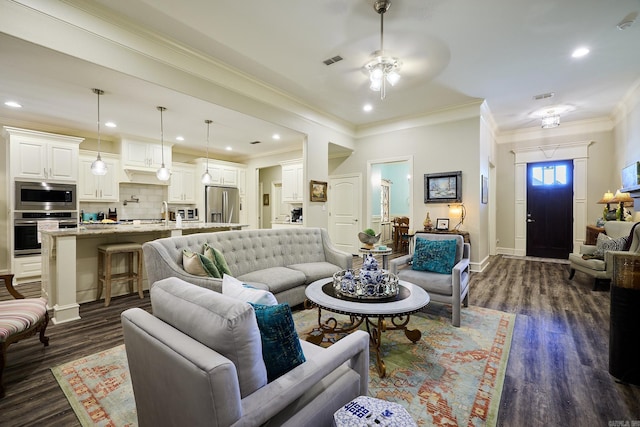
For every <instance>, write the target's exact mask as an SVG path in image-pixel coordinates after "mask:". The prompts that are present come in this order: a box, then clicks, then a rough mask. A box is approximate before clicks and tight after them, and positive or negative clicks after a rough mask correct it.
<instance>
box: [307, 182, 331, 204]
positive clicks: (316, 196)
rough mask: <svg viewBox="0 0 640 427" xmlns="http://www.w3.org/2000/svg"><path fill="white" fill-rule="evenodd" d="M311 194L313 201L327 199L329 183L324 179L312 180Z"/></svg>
mask: <svg viewBox="0 0 640 427" xmlns="http://www.w3.org/2000/svg"><path fill="white" fill-rule="evenodd" d="M309 194H311V201H312V202H326V201H327V183H326V182H324V181H313V180H312V181H311V184H310V188H309Z"/></svg>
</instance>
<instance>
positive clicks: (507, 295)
mask: <svg viewBox="0 0 640 427" xmlns="http://www.w3.org/2000/svg"><path fill="white" fill-rule="evenodd" d="M567 276H568V267H567V265H563V264H554V263H541V262H533V261H524V260H521V259H507V258H503V257H500V256H498V257H493V258H492V259H491V263H490V265H489V267H488V268H487V269H486V270H485V272H483V273H474V274H472V279H471V280H472V284H471V286H472V289H471V293H470V303H471V304H472V305H478V306H483V307H488V308H492V309H496V310H502V311H507V312H511V313H516V314H517V315H518V316H517V320H516V324H515V330H514V336H513V343H512V347H511V354H510V357H509V364H508V368H507V376H506V380H505V384H504V390H503V393H502V402H501V407H500V414H499V419H498V424H499V425H501V426H610V425H613V424H612V422H615V421H621V422H628V424H626V425H629V426H631V425H640V387H638V386H630V385H624V384H619V383H617V382H616V380H615V378H613V377H611V376H610V375H609V373H608V357H609V355H608V339H609V293H608V292H606V291H601V292H593V291H591V288H592V282H591V280H590V279H589V278H587V277H585V276H584V275H581V274H580V273H576V277H575V278H574V279H573V280H572V281H569V280H567ZM20 289H21V291H23V292H26V293H28V294H31V295H35V294H37V292H38V289H39V286H38V285H37V284H34V285H23V286H21V287H20ZM7 298H8V296H7V294H6V291H4V289H3V290H0V300H2V299H7ZM134 306H138V307H142V308H144V309H147V310H150V306H149V298H148V296H147V297H146V298H145V299H143V300H140V299H139V298H138V297H137V296H129V297H120V298H115V299H113V300H112V303H111V306H110V307H108V308H105V307H103V304H102V303H89V304H83V305H82V306H81V308H80V315H81V317H82V319H81V320H79V321H76V322H72V323H68V324H63V325H50V326H49V328H48V335H49V337H50V338H51V340H50V346H49V347H47V348H46V349H45V348H44V347H43V346H42V345H41V344H40V343H39V341H38V339H37V338H30V339H27V340H25V341H22V342H20V343H17V344H14V345H13V346H11V347H10V349H9V355H8V361H7V367H6V369H5V378H4V384H5V388H6V397H5V398H4V399H2V400H0V426H34V425H38V426H77V425H79V423H78V421H77V419H76V417H75V415H74V413H73V410H72V409H71V407H70V406H69V404H68V403H67V400H66V399H65V397H64V395H63V393H62V391H61V390H60V388H59V387H58V385H57V382H56V380H55V379H54V377H53V375H52V374H51V371H50V368H51V367H54V366H57V365H59V364H61V363H64V362H67V361H71V360H74V359H77V358H79V357H82V356H86V355H89V354H92V353H95V352H97V351H100V350H103V349H108V348H111V347H113V346H115V345H117V344H120V343H122V342H123V341H122V330H121V327H120V313H121V312H122V311H123V310H125V309H127V308H129V307H134ZM639 335H640V330H639ZM639 361H640V357H639ZM619 425H625V424H619Z"/></svg>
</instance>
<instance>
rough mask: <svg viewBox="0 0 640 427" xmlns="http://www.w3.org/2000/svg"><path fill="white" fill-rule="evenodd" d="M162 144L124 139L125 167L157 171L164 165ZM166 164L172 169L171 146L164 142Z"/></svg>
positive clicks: (123, 165) (123, 162)
mask: <svg viewBox="0 0 640 427" xmlns="http://www.w3.org/2000/svg"><path fill="white" fill-rule="evenodd" d="M162 152H163V151H162V145H161V144H155V143H150V142H141V141H133V140H129V139H123V140H122V144H121V153H122V167H123V168H124V169H130V170H137V171H145V172H155V171H157V170H158V169H159V168H160V167H161V166H162ZM164 165H165V167H167V168H168V169H171V146H170V145H168V144H164Z"/></svg>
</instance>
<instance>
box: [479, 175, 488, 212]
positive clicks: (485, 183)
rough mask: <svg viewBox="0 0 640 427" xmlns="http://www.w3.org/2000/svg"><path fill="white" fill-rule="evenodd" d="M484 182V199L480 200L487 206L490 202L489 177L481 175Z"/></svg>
mask: <svg viewBox="0 0 640 427" xmlns="http://www.w3.org/2000/svg"><path fill="white" fill-rule="evenodd" d="M480 178H481V182H482V198H481V199H480V200H481V201H482V203H484V204H485V205H486V204H487V203H488V202H489V177H488V176H484V175H480Z"/></svg>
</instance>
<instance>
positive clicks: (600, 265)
mask: <svg viewBox="0 0 640 427" xmlns="http://www.w3.org/2000/svg"><path fill="white" fill-rule="evenodd" d="M569 262H570V263H571V264H572V266H576V265H578V266H582V267H585V268H588V269H590V270H594V271H605V270H606V269H607V265H606V264H605V262H604V260H603V259H601V258H592V257H590V258H587V259H585V258H583V257H582V254H575V253H570V254H569Z"/></svg>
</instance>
